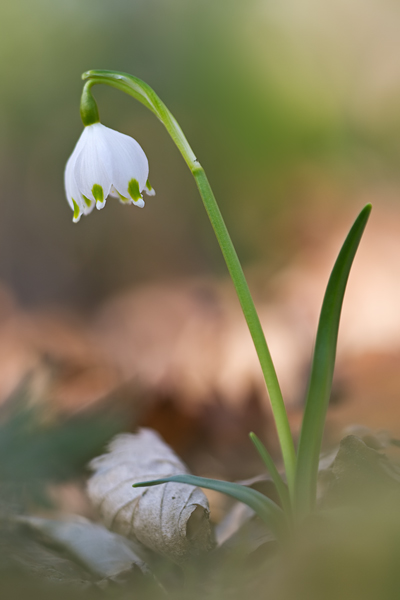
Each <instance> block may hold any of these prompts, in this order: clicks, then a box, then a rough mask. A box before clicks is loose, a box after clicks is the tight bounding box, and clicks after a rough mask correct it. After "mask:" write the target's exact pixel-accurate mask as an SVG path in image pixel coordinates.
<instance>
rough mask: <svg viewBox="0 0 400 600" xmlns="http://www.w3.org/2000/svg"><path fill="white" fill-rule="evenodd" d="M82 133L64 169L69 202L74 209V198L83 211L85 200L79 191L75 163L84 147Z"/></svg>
mask: <svg viewBox="0 0 400 600" xmlns="http://www.w3.org/2000/svg"><path fill="white" fill-rule="evenodd" d="M82 136H83V133H82V135H81V136H80V138H79V140H78V142H77V144H76V146H75V148H74V151H73V152H72V154H71V156H70V157H69V159H68V162H67V165H66V167H65V171H64V186H65V194H66V196H67V200H68V204H69V205H70V207H71V208H72V210H74V203H73V200H75V202H76V203H77V205H78V206H79V208H81V210H82V212H83V210H84V207H83V205H84V200H83V198H82V196H81V193H80V191H79V187H78V184H77V181H76V178H75V164H76V159H77V158H78V156H79V154H80V151H81V149H82V147H83V146H84V140H82Z"/></svg>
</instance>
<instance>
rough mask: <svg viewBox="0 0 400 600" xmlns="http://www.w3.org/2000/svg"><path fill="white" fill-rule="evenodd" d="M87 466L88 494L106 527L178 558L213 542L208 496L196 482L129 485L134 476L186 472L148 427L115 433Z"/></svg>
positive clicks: (182, 559)
mask: <svg viewBox="0 0 400 600" xmlns="http://www.w3.org/2000/svg"><path fill="white" fill-rule="evenodd" d="M90 468H91V469H92V471H93V472H94V474H93V476H92V477H91V478H90V480H89V483H88V493H89V497H90V499H91V500H92V502H93V504H94V505H95V506H96V507H97V508H98V510H99V511H100V514H101V517H102V519H103V522H104V524H105V525H106V527H108V528H109V529H112V530H114V531H117V532H118V533H120V534H122V535H125V536H126V537H128V538H133V539H135V538H136V539H137V540H139V541H140V542H142V543H143V544H144V545H146V546H148V547H149V548H151V549H152V550H154V551H155V552H158V553H159V554H163V555H164V556H167V557H169V558H170V559H171V560H173V561H175V562H177V563H182V562H185V561H186V560H187V559H188V558H189V557H191V556H196V555H199V554H201V553H203V552H206V551H207V550H210V549H211V548H212V547H213V540H212V534H211V527H210V523H209V508H208V502H207V498H206V497H205V495H204V494H203V492H202V491H201V490H200V489H199V488H195V487H192V486H189V485H186V484H178V483H167V484H165V485H160V486H156V487H150V488H132V484H134V483H137V482H139V481H145V480H146V479H148V480H151V479H158V478H162V477H168V476H170V475H176V474H179V473H187V472H188V471H187V469H186V467H185V465H184V464H183V463H182V462H181V461H180V460H179V458H178V457H177V456H176V454H174V452H173V451H172V450H171V449H170V448H169V447H168V446H167V445H166V444H165V443H164V442H163V441H162V440H161V438H160V437H159V435H158V434H157V433H155V432H154V431H152V430H151V429H145V428H143V429H140V430H139V432H138V433H137V434H122V435H118V436H116V437H115V438H114V439H113V440H112V442H111V443H110V445H109V452H108V454H104V455H103V456H99V457H98V458H96V459H94V460H93V461H92V462H91V463H90Z"/></svg>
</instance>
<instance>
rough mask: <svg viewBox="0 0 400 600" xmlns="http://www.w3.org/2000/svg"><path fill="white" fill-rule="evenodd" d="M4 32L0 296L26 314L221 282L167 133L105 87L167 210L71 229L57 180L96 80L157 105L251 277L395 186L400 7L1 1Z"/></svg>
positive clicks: (373, 2)
mask: <svg viewBox="0 0 400 600" xmlns="http://www.w3.org/2000/svg"><path fill="white" fill-rule="evenodd" d="M0 29H1V35H0V61H1V74H2V78H1V87H0V181H1V188H0V189H1V192H0V194H1V197H0V280H2V281H5V282H6V283H8V284H10V285H11V286H12V288H13V289H14V290H15V292H16V294H17V296H18V298H19V299H20V301H21V302H22V303H24V304H25V305H28V306H32V305H42V304H49V303H63V304H67V305H71V306H74V305H75V306H80V307H86V308H88V307H92V306H93V305H95V304H97V303H98V302H99V301H101V300H102V299H103V298H104V297H105V296H106V295H108V294H110V293H112V292H113V291H116V290H119V289H121V288H124V287H126V286H131V285H135V284H138V283H140V282H143V281H148V280H153V279H159V278H162V279H168V278H171V279H173V278H175V277H179V276H182V275H188V274H207V273H214V274H220V273H224V265H223V263H222V259H221V257H220V253H219V249H218V247H217V245H216V242H215V240H214V238H213V234H212V231H211V228H210V226H209V223H208V222H207V218H206V215H205V213H204V210H203V207H202V205H201V201H200V198H199V197H198V194H197V191H196V188H195V185H194V182H193V181H192V179H191V176H190V173H189V171H188V170H187V167H186V165H185V164H184V162H183V160H182V159H181V157H180V156H179V154H178V151H177V150H176V149H175V147H174V145H173V144H172V142H171V140H170V139H169V138H168V135H167V133H166V132H165V131H164V130H163V128H162V126H161V125H160V124H159V123H158V122H157V121H156V119H155V118H154V116H153V115H151V114H150V113H149V112H147V111H146V109H145V108H143V107H142V106H141V105H139V104H138V103H137V102H134V101H133V100H132V99H131V98H129V97H127V96H124V95H123V94H121V93H120V92H117V91H116V90H112V89H110V88H105V87H104V88H101V87H99V86H97V87H96V88H95V95H96V98H97V100H98V104H99V108H100V115H101V118H102V122H103V123H104V124H106V125H108V126H110V127H113V128H115V129H118V130H120V131H123V132H124V133H127V134H130V135H132V136H133V137H135V138H136V139H137V140H138V141H139V143H140V144H141V145H142V147H143V148H144V150H145V152H146V153H147V155H148V158H149V162H150V179H151V182H152V185H153V186H154V188H155V189H156V190H157V196H156V197H155V198H154V199H153V198H149V199H148V201H147V203H146V208H145V209H144V210H139V209H136V208H134V207H123V206H121V205H120V204H119V203H118V202H116V201H115V200H113V199H110V200H109V201H108V202H107V206H106V208H105V209H104V210H103V211H100V212H98V211H95V212H94V213H93V214H92V215H91V216H90V217H87V218H83V219H82V220H81V222H80V223H79V225H73V224H72V221H71V217H72V215H71V211H70V209H69V207H68V204H67V202H66V200H65V197H64V190H63V169H64V165H65V162H66V160H67V158H68V156H69V154H70V153H71V152H72V149H73V147H74V144H75V143H76V141H77V139H78V136H79V135H80V133H81V129H82V125H81V122H80V117H79V97H80V91H81V85H82V84H81V81H80V75H81V73H82V72H83V71H85V70H87V69H92V68H102V69H115V70H119V71H127V72H130V73H132V74H134V75H136V76H138V77H141V78H142V79H144V80H145V81H146V82H148V83H149V84H150V85H151V86H152V87H153V88H154V89H155V90H156V92H157V93H158V94H159V95H160V96H161V98H162V99H163V100H164V102H165V103H166V104H167V106H168V107H169V108H170V110H171V111H172V113H173V114H174V115H175V116H176V118H177V119H178V121H179V122H180V124H181V126H182V128H183V130H184V132H185V133H186V135H187V137H188V139H189V141H190V143H191V145H192V147H193V149H194V151H195V153H196V154H197V156H198V159H199V160H200V162H201V163H202V164H203V166H204V167H205V169H206V171H207V174H208V176H209V179H210V181H211V183H212V186H213V188H214V191H215V194H216V196H217V199H218V201H219V202H220V205H221V209H222V211H223V214H224V215H225V217H226V221H227V223H228V227H229V229H230V231H231V234H232V236H233V238H234V241H235V243H236V244H237V248H238V251H239V254H240V256H241V257H242V258H243V261H244V263H245V265H249V264H251V263H254V262H262V263H264V264H265V269H266V272H268V269H274V268H277V267H279V266H280V265H282V264H284V263H285V262H287V261H288V260H291V257H292V256H293V255H294V253H295V252H296V250H297V248H298V245H299V244H300V243H301V239H302V236H301V231H300V229H301V223H302V222H303V220H304V219H306V220H308V221H310V220H311V222H312V218H313V211H317V212H318V211H321V210H325V209H326V210H327V211H332V207H334V210H338V211H340V210H341V209H342V208H344V207H346V208H347V206H348V205H349V203H351V202H353V203H354V204H355V207H354V212H355V211H356V210H358V208H359V207H360V206H361V200H360V199H359V198H360V193H359V191H360V190H363V189H368V190H371V189H372V190H377V194H378V193H379V190H380V189H382V187H387V186H391V187H394V188H397V186H398V179H399V176H398V172H399V168H398V165H399V159H400V144H399V140H400V135H399V133H400V131H399V130H400V103H399V101H400V59H399V56H400V35H399V34H400V3H398V2H396V1H394V0H363V1H362V0H339V1H337V0H327V1H325V2H322V0H297V1H296V0H280V1H278V0H270V1H268V0H202V2H191V1H189V0H129V1H128V0H113V1H112V2H111V1H109V0H51V1H50V0H17V1H15V0H3V2H2V5H1V8H0Z"/></svg>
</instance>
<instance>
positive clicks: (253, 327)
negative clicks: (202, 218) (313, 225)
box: [82, 70, 296, 494]
mask: <svg viewBox="0 0 400 600" xmlns="http://www.w3.org/2000/svg"><path fill="white" fill-rule="evenodd" d="M82 78H83V79H84V80H87V83H86V84H85V89H86V90H90V87H91V86H92V85H95V84H99V83H104V84H106V85H109V86H112V87H115V88H117V89H118V90H120V91H122V92H125V93H127V94H129V95H130V96H133V98H135V99H136V100H138V101H139V102H141V103H142V104H144V106H146V107H147V108H148V109H149V110H151V111H152V112H153V113H154V114H155V115H156V116H157V118H158V119H159V120H160V121H161V122H162V123H163V125H164V126H165V128H166V129H167V131H168V133H169V134H170V136H171V137H172V139H173V141H174V142H175V144H176V146H177V147H178V149H179V150H180V152H181V154H182V156H183V158H184V159H185V161H186V164H187V165H188V167H189V169H190V170H191V172H192V174H193V177H194V178H195V180H196V184H197V187H198V189H199V192H200V195H201V198H202V200H203V203H204V206H205V209H206V211H207V214H208V217H209V219H210V221H211V224H212V227H213V229H214V232H215V235H216V236H217V240H218V243H219V245H220V248H221V250H222V254H223V256H224V258H225V262H226V264H227V267H228V270H229V273H230V275H231V277H232V281H233V283H234V286H235V289H236V293H237V295H238V297H239V301H240V304H241V307H242V310H243V314H244V316H245V319H246V322H247V325H248V328H249V330H250V334H251V336H252V338H253V342H254V346H255V348H256V351H257V355H258V359H259V361H260V365H261V369H262V372H263V375H264V379H265V383H266V386H267V389H268V393H269V397H270V401H271V405H272V411H273V414H274V419H275V424H276V428H277V432H278V437H279V442H280V446H281V450H282V456H283V461H284V464H285V470H286V477H287V481H288V486H289V490H290V493H291V494H292V493H293V490H294V478H295V468H296V454H295V449H294V443H293V438H292V435H291V432H290V427H289V421H288V418H287V413H286V408H285V405H284V402H283V398H282V393H281V390H280V387H279V382H278V378H277V376H276V372H275V368H274V365H273V362H272V358H271V355H270V352H269V349H268V346H267V342H266V340H265V336H264V333H263V330H262V327H261V323H260V320H259V318H258V314H257V311H256V309H255V306H254V302H253V299H252V297H251V294H250V290H249V287H248V285H247V281H246V279H245V276H244V273H243V270H242V267H241V264H240V262H239V259H238V256H237V254H236V250H235V248H234V246H233V243H232V240H231V238H230V235H229V233H228V230H227V228H226V225H225V222H224V220H223V217H222V215H221V212H220V210H219V207H218V204H217V201H216V200H215V197H214V194H213V192H212V189H211V186H210V184H209V182H208V179H207V176H206V174H205V172H204V169H203V168H202V167H201V165H200V164H199V162H198V161H197V159H196V156H195V154H194V152H193V150H192V149H191V147H190V145H189V143H188V141H187V139H186V137H185V135H184V133H183V131H182V129H181V128H180V126H179V125H178V123H177V121H176V120H175V118H174V117H173V115H172V114H171V113H170V112H169V110H168V109H167V107H166V106H165V104H164V103H163V102H162V101H161V100H160V98H159V97H158V96H157V94H156V93H155V92H154V91H153V90H152V89H151V88H150V86H148V85H147V84H146V83H145V82H143V81H141V80H140V79H138V78H137V77H133V76H132V75H128V74H126V73H119V72H115V71H99V70H94V71H87V72H86V73H84V74H83V75H82Z"/></svg>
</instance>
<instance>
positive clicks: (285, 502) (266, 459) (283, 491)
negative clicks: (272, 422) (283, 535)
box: [249, 432, 292, 516]
mask: <svg viewBox="0 0 400 600" xmlns="http://www.w3.org/2000/svg"><path fill="white" fill-rule="evenodd" d="M249 437H250V439H251V441H252V442H253V444H254V446H255V448H256V450H257V452H258V453H259V455H260V456H261V459H262V461H263V463H264V464H265V466H266V468H267V470H268V472H269V474H270V475H271V478H272V481H273V482H274V484H275V487H276V491H277V492H278V495H279V498H280V501H281V503H282V508H283V510H284V511H285V513H286V514H287V515H288V516H289V515H290V514H291V512H292V509H291V503H290V496H289V490H288V488H287V485H286V484H285V482H284V481H283V479H282V477H281V476H280V474H279V472H278V469H277V468H276V466H275V463H274V461H273V460H272V457H271V455H270V454H269V452H268V450H267V449H266V447H265V446H264V444H263V443H262V442H261V440H260V439H259V438H258V437H257V436H256V434H255V433H253V432H251V433H250V434H249Z"/></svg>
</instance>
